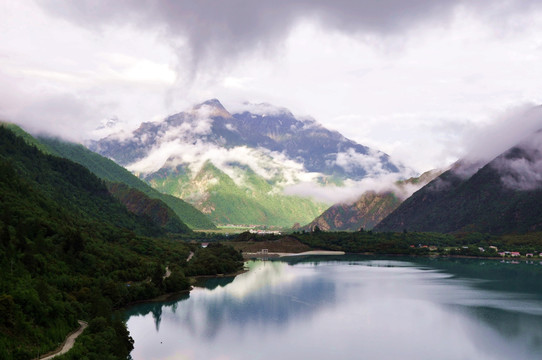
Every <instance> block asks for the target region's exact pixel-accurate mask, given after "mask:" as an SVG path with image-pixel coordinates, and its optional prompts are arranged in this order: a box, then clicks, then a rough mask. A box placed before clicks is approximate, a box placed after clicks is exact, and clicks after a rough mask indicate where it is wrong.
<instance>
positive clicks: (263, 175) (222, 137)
mask: <svg viewBox="0 0 542 360" xmlns="http://www.w3.org/2000/svg"><path fill="white" fill-rule="evenodd" d="M91 148H92V149H93V150H95V151H96V152H98V153H100V154H102V155H104V156H107V157H109V158H111V159H113V160H115V161H116V162H118V163H119V164H121V165H123V166H126V167H127V168H128V169H129V170H130V171H132V172H133V173H135V174H136V175H138V176H139V177H142V178H145V179H146V180H147V181H148V182H149V183H151V184H152V186H153V187H155V188H156V189H159V190H160V191H163V192H166V193H168V194H172V195H175V196H178V197H182V198H183V199H185V200H186V201H188V202H190V203H191V204H193V205H194V206H195V207H197V208H198V209H199V210H201V211H203V212H204V213H205V214H208V215H209V216H210V217H211V219H213V220H214V221H215V222H218V223H224V222H227V223H230V222H233V223H237V224H250V223H253V222H254V221H257V222H256V224H263V225H278V224H280V226H291V225H292V224H294V223H295V222H307V221H310V219H312V218H314V216H315V215H316V214H319V213H321V211H322V207H323V205H322V204H321V203H318V202H315V201H314V200H311V199H309V198H305V199H302V198H301V197H299V196H292V195H295V194H296V191H295V190H291V189H293V188H295V187H293V186H294V185H296V184H300V183H308V184H311V185H312V186H323V185H324V184H330V183H333V184H336V185H340V186H346V185H352V184H353V183H354V182H355V181H359V180H361V179H363V178H365V177H368V176H370V177H374V176H379V175H384V174H389V173H398V172H400V171H402V170H404V168H402V167H401V166H400V165H398V164H395V163H393V162H392V161H391V160H390V159H389V156H388V155H386V154H384V153H382V152H380V151H377V150H374V149H370V148H368V147H366V146H363V145H360V144H357V143H355V142H354V141H351V140H349V139H347V138H345V137H344V136H342V135H341V134H339V133H338V132H336V131H330V130H328V129H325V128H324V127H322V126H321V125H320V124H318V123H317V122H316V121H314V120H309V119H297V118H296V117H294V116H293V114H292V113H290V112H289V111H288V110H286V109H281V108H275V107H272V106H270V105H267V104H260V105H251V106H250V111H241V112H239V113H233V114H232V113H230V112H228V111H227V110H226V109H225V108H224V107H223V106H222V104H220V102H219V101H218V100H216V99H214V100H209V101H207V102H205V103H202V104H200V105H198V106H196V107H194V108H193V109H192V110H190V111H187V112H182V113H178V114H175V115H172V116H169V117H168V118H166V119H164V120H163V121H160V122H153V123H143V124H142V125H141V126H140V127H139V128H138V129H137V130H135V131H133V132H132V133H130V134H126V133H117V134H112V135H110V136H108V137H106V138H104V139H101V140H100V141H98V142H95V143H93V144H92V145H91ZM208 162H210V163H211V164H212V165H213V166H214V167H215V168H216V169H218V170H219V171H220V176H219V178H220V179H221V181H218V182H217V179H218V178H215V177H214V175H213V174H211V175H209V176H208V175H202V174H205V173H207V172H208V171H209V168H205V166H206V164H207V163H208ZM226 177H227V178H229V180H227V179H226ZM206 179H208V180H210V181H207V180H206ZM212 179H214V180H212ZM234 188H235V191H234V190H233V189H234ZM285 190H291V191H289V192H288V195H285ZM271 205H273V206H281V207H282V212H280V213H277V212H276V210H275V211H274V212H273V211H269V209H270V206H271ZM298 205H302V206H298ZM262 206H263V208H264V209H262V208H261V207H262ZM241 212H244V214H245V215H247V216H248V217H247V216H241V215H239V216H237V215H236V213H238V214H240V213H241ZM313 215H314V216H313Z"/></svg>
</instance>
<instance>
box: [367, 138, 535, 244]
mask: <svg viewBox="0 0 542 360" xmlns="http://www.w3.org/2000/svg"><path fill="white" fill-rule="evenodd" d="M541 144H542V133H541V132H540V131H539V132H537V133H535V134H533V135H532V136H531V137H529V138H527V139H525V140H524V141H522V142H521V143H520V144H518V145H517V146H514V147H513V148H511V149H509V150H508V151H506V152H504V153H503V154H501V155H499V156H498V157H496V158H495V159H493V160H492V161H490V162H489V163H487V164H485V165H483V164H482V165H483V166H481V167H480V166H475V165H476V164H474V165H473V164H472V163H469V162H468V161H466V160H463V161H460V162H458V163H457V164H455V166H454V167H452V169H451V170H449V171H447V172H445V173H443V174H442V175H441V176H439V177H438V178H436V179H435V180H433V181H432V182H430V183H429V184H428V185H426V186H425V187H423V188H422V189H420V190H419V191H418V192H416V193H414V194H413V195H412V196H411V197H410V198H409V199H407V200H406V201H405V202H403V203H402V204H401V205H400V206H399V207H398V208H397V209H396V210H395V211H394V212H392V213H391V214H390V215H389V216H388V217H386V218H385V219H384V220H382V221H381V222H380V223H379V224H378V225H377V226H376V227H375V229H376V230H378V231H402V230H403V229H407V230H409V231H435V232H444V233H448V232H458V231H478V232H488V233H495V234H501V233H512V232H526V231H539V230H541V229H542V206H540V204H541V203H542V145H541ZM478 168H479V169H478Z"/></svg>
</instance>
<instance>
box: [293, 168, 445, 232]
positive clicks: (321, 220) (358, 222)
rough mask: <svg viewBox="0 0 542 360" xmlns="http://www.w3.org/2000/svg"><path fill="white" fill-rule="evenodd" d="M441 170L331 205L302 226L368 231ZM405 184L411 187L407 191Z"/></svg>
mask: <svg viewBox="0 0 542 360" xmlns="http://www.w3.org/2000/svg"><path fill="white" fill-rule="evenodd" d="M441 173H442V171H439V170H432V171H428V172H426V173H424V174H422V175H421V176H420V177H418V178H411V179H408V180H404V181H398V182H397V183H396V184H395V189H394V190H393V191H392V190H390V191H385V192H381V193H376V192H374V191H368V192H366V193H364V194H363V195H362V196H361V197H360V198H359V199H358V200H356V201H355V202H354V203H351V204H335V205H333V206H332V207H330V208H329V209H327V210H326V211H325V212H324V213H323V214H321V215H320V216H318V217H317V218H316V219H314V220H313V221H312V222H311V223H310V224H308V225H306V226H304V227H302V229H303V230H308V231H313V230H314V228H315V227H316V226H318V228H320V230H324V231H342V230H345V231H358V230H360V229H362V228H363V229H365V230H370V229H372V228H373V227H375V226H376V225H377V224H378V223H379V222H380V221H381V220H382V219H384V218H385V217H386V216H388V215H389V214H390V213H391V212H392V211H393V210H395V209H396V208H397V207H398V206H399V205H400V204H401V203H402V202H403V199H404V198H405V197H406V196H407V195H408V193H410V192H412V191H413V190H414V189H415V188H419V187H421V186H423V185H425V184H427V183H428V182H429V181H431V180H432V179H434V178H435V177H436V176H438V175H440V174H441ZM407 187H411V188H410V189H409V190H407Z"/></svg>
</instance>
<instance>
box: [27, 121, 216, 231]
mask: <svg viewBox="0 0 542 360" xmlns="http://www.w3.org/2000/svg"><path fill="white" fill-rule="evenodd" d="M21 132H23V133H24V131H22V130H21V131H18V134H20V133H21ZM29 141H34V142H35V143H37V144H35V145H38V146H41V148H42V151H46V152H48V153H50V154H54V155H57V156H60V157H63V158H66V159H69V160H72V161H74V162H76V163H79V164H81V165H83V166H85V167H86V168H88V169H89V170H90V171H92V172H93V173H94V174H95V175H96V176H98V177H99V178H101V179H103V180H106V181H108V182H113V183H123V184H126V185H128V186H129V187H131V188H133V189H136V190H139V191H141V192H142V193H144V194H145V195H147V196H149V197H150V198H151V199H158V200H161V201H163V202H164V203H165V204H166V205H167V206H168V207H170V208H171V209H172V210H173V211H174V212H175V214H176V215H177V216H178V217H179V219H181V220H182V221H183V222H184V223H186V225H188V226H189V227H190V228H192V229H215V228H216V227H215V225H214V224H213V223H212V222H211V220H210V219H209V218H208V217H207V216H206V215H204V214H202V213H201V212H200V211H199V210H198V209H196V208H195V207H194V206H192V205H190V204H188V203H187V202H185V201H183V200H181V199H179V198H177V197H174V196H171V195H167V194H163V193H161V192H159V191H157V190H155V189H153V188H152V187H151V186H150V185H149V184H147V183H146V182H144V181H142V180H141V179H139V178H138V177H137V176H135V175H134V174H132V173H131V172H129V171H128V170H126V169H125V168H123V167H122V166H119V165H118V164H116V163H115V162H114V161H111V160H109V159H107V158H105V157H103V156H101V155H99V154H97V153H94V152H92V151H90V150H88V149H87V148H85V147H84V146H82V145H80V144H74V143H69V142H65V141H62V140H59V139H54V138H47V137H39V138H38V141H36V140H35V139H34V140H31V139H29ZM138 197H139V198H141V196H138Z"/></svg>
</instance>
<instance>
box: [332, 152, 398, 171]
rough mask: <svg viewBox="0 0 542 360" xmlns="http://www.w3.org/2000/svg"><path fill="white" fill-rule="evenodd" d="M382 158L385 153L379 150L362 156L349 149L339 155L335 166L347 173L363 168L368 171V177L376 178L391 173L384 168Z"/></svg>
mask: <svg viewBox="0 0 542 360" xmlns="http://www.w3.org/2000/svg"><path fill="white" fill-rule="evenodd" d="M382 156H383V153H381V152H380V151H378V150H373V149H369V152H368V153H367V154H361V153H358V152H356V150H355V149H353V148H349V149H348V150H347V151H345V152H339V153H337V157H336V159H335V165H338V166H340V167H342V168H343V169H344V170H345V171H346V172H347V173H348V172H353V171H355V170H356V168H362V169H365V170H366V171H367V176H369V177H376V176H378V175H382V174H387V173H388V172H389V171H387V170H385V169H384V168H383V167H382V165H383V163H382V159H381V157H382Z"/></svg>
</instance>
